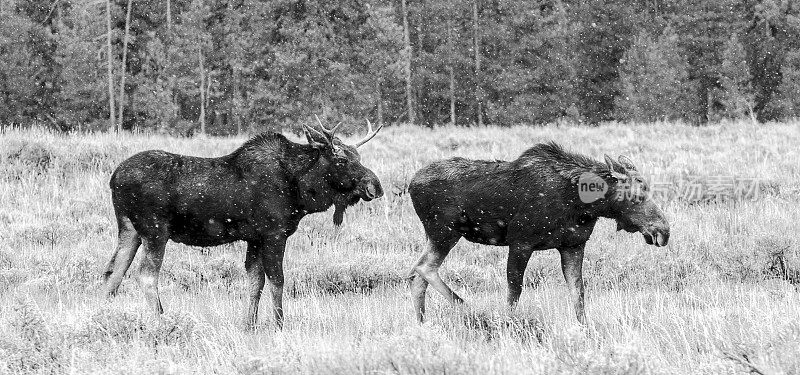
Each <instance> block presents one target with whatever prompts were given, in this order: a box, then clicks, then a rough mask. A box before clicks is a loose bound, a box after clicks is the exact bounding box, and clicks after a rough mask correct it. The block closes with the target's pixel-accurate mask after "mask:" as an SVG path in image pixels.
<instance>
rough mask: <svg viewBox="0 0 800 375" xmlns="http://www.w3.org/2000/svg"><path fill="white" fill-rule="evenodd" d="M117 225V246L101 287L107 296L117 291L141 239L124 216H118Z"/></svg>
mask: <svg viewBox="0 0 800 375" xmlns="http://www.w3.org/2000/svg"><path fill="white" fill-rule="evenodd" d="M117 227H118V239H117V248H116V250H115V251H114V255H112V256H111V259H110V260H109V261H108V265H107V266H106V271H105V273H104V274H103V279H104V281H105V286H104V288H103V289H104V292H105V294H106V295H108V296H113V295H115V294H116V293H117V289H118V288H119V284H120V283H122V278H123V277H125V272H127V271H128V268H130V266H131V263H132V262H133V258H134V257H135V256H136V251H137V250H138V249H139V245H141V244H142V239H141V237H140V236H139V233H137V232H136V229H134V228H133V223H131V220H130V219H129V218H127V217H125V216H123V217H120V218H118V219H117Z"/></svg>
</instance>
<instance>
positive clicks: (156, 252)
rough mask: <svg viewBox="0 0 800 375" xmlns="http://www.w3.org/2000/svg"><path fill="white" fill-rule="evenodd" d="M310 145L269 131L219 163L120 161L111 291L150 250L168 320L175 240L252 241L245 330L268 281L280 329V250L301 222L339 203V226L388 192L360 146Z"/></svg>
mask: <svg viewBox="0 0 800 375" xmlns="http://www.w3.org/2000/svg"><path fill="white" fill-rule="evenodd" d="M320 135H321V136H325V135H322V134H321V133H320ZM325 137H327V136H325ZM309 139H310V141H311V142H313V143H314V144H313V145H312V144H298V143H294V142H291V141H289V140H288V139H286V138H285V137H284V136H283V135H280V134H274V133H265V134H261V135H258V136H256V137H254V138H252V139H250V140H249V141H247V142H245V143H244V144H243V145H242V146H241V147H239V148H238V149H237V150H235V151H234V152H232V153H231V154H229V155H226V156H222V157H218V158H200V157H193V156H185V155H177V154H172V153H168V152H164V151H144V152H141V153H138V154H136V155H134V156H132V157H130V158H129V159H127V160H125V161H123V162H122V163H121V164H120V165H119V167H117V169H116V170H115V171H114V174H113V175H112V176H111V181H110V187H111V196H112V200H113V204H114V211H115V214H116V217H117V224H118V227H119V245H118V247H117V250H116V252H115V253H114V255H113V256H112V258H111V260H110V261H109V264H108V267H107V270H106V274H105V275H106V280H107V281H106V287H105V289H106V292H107V293H108V294H114V293H115V292H116V290H117V288H118V286H119V284H120V282H121V281H122V277H123V276H124V274H125V272H126V271H127V269H128V267H129V266H130V264H131V261H132V259H133V257H134V255H135V254H136V251H137V249H138V248H139V245H140V244H144V252H145V253H144V258H143V261H142V269H141V272H140V276H141V280H142V283H143V284H144V286H145V288H146V293H147V299H148V302H149V303H150V304H151V305H152V306H153V308H154V309H155V310H156V311H158V312H161V311H163V309H162V307H161V302H160V299H159V297H158V288H157V285H158V284H157V282H158V273H159V270H160V268H161V263H162V260H163V257H164V247H165V245H166V243H167V241H168V240H173V241H175V242H181V243H185V244H187V245H194V246H215V245H221V244H225V243H230V242H234V241H246V242H247V243H248V249H247V258H246V260H245V268H246V270H247V273H248V276H249V278H250V283H251V291H250V293H251V295H250V297H251V304H250V308H249V310H248V314H247V322H248V325H252V324H253V323H254V322H255V318H256V311H257V309H258V300H259V298H260V295H261V289H262V287H263V286H264V283H265V281H264V280H265V276H266V278H267V279H268V280H269V281H270V285H271V286H272V289H273V299H274V300H273V302H274V304H275V313H276V318H277V319H278V323H279V324H280V323H281V319H282V314H283V313H282V307H281V294H282V286H283V252H284V249H285V244H286V239H287V238H288V237H289V236H291V235H292V234H293V233H294V232H295V230H296V229H297V226H298V224H299V223H300V220H301V219H302V218H303V217H304V216H306V215H308V214H311V213H315V212H322V211H325V210H327V209H328V208H329V207H330V206H331V205H334V206H336V210H335V214H334V221H335V222H336V224H337V225H338V224H340V223H341V220H342V217H343V215H344V209H345V207H347V206H348V205H352V204H355V203H357V202H358V201H359V200H360V199H364V200H371V199H373V198H377V197H380V196H381V195H382V194H383V193H382V189H381V186H380V182H379V181H378V178H377V177H376V176H375V174H374V173H373V172H372V171H370V170H369V169H367V168H365V167H364V166H363V165H361V163H360V156H359V155H358V153H357V152H356V149H355V148H354V147H351V146H347V145H344V144H342V143H341V142H340V141H339V140H338V139H336V138H333V136H332V135H331V136H330V138H329V139H319V140H313V139H311V138H309ZM333 145H336V147H334V146H333Z"/></svg>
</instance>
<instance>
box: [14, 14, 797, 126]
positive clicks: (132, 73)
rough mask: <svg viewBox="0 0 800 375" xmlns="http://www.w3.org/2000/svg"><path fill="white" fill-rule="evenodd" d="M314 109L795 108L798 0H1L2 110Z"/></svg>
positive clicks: (233, 115)
mask: <svg viewBox="0 0 800 375" xmlns="http://www.w3.org/2000/svg"><path fill="white" fill-rule="evenodd" d="M108 31H110V33H109V32H108ZM314 114H318V115H320V117H322V118H323V121H326V120H327V121H346V122H347V123H355V122H356V121H357V122H359V123H360V122H361V121H362V119H364V118H370V119H372V120H373V121H374V122H413V123H418V124H425V125H432V124H439V123H448V122H453V123H455V124H458V125H471V124H501V125H505V124H516V123H545V122H552V121H560V120H565V121H571V122H583V123H597V122H600V121H607V120H620V121H653V120H682V121H686V122H690V123H697V124H701V123H705V122H707V121H717V120H720V119H725V118H749V117H752V118H753V119H757V120H760V121H768V120H777V119H784V118H792V117H797V116H800V2H798V1H795V0H637V1H630V0H604V1H597V0H541V1H540V0H342V1H336V2H331V1H318V0H291V1H287V0H272V1H259V0H113V1H110V0H106V1H103V0H80V1H70V0H0V123H2V124H6V125H7V124H18V125H26V124H31V123H46V124H50V125H51V126H55V127H58V128H59V129H63V130H70V129H80V128H82V129H108V128H110V127H112V126H113V127H122V128H124V129H132V128H149V129H156V130H164V131H170V132H175V133H183V134H187V133H193V132H198V131H208V132H211V133H218V134H219V133H236V132H242V131H251V130H263V129H266V128H270V127H283V126H292V125H293V124H295V123H297V122H298V121H308V120H310V119H311V118H313V115H314ZM111 117H113V121H112V120H110V118H111Z"/></svg>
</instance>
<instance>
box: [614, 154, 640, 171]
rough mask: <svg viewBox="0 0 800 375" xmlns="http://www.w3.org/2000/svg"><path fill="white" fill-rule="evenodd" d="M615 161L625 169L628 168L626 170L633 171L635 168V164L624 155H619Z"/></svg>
mask: <svg viewBox="0 0 800 375" xmlns="http://www.w3.org/2000/svg"><path fill="white" fill-rule="evenodd" d="M617 161H619V163H620V164H621V165H622V166H623V167H625V169H626V170H628V171H635V170H636V166H635V165H633V162H632V161H631V159H629V158H628V157H627V156H625V155H620V156H619V158H617Z"/></svg>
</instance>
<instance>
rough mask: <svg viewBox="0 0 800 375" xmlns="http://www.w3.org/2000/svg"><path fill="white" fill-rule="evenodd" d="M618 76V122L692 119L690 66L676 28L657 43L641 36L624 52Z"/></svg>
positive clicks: (665, 32) (644, 35)
mask: <svg viewBox="0 0 800 375" xmlns="http://www.w3.org/2000/svg"><path fill="white" fill-rule="evenodd" d="M619 75H620V86H621V95H620V96H619V97H617V102H616V111H617V113H616V117H617V119H619V120H622V121H667V120H681V119H686V118H687V116H688V115H689V113H690V111H691V106H690V104H689V103H690V101H689V99H690V94H689V90H688V88H689V86H688V85H687V82H688V73H687V63H686V61H685V59H684V58H683V57H682V56H681V55H680V51H679V46H678V36H677V34H676V33H675V30H674V29H673V28H671V27H669V26H668V27H666V28H665V29H664V31H663V33H662V34H661V36H660V37H659V38H658V40H655V41H654V40H653V39H652V37H650V35H649V34H647V33H646V32H641V33H639V35H637V36H636V38H635V39H634V43H633V45H632V46H631V47H630V49H628V51H626V52H625V55H624V57H623V60H622V62H621V65H620V68H619Z"/></svg>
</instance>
